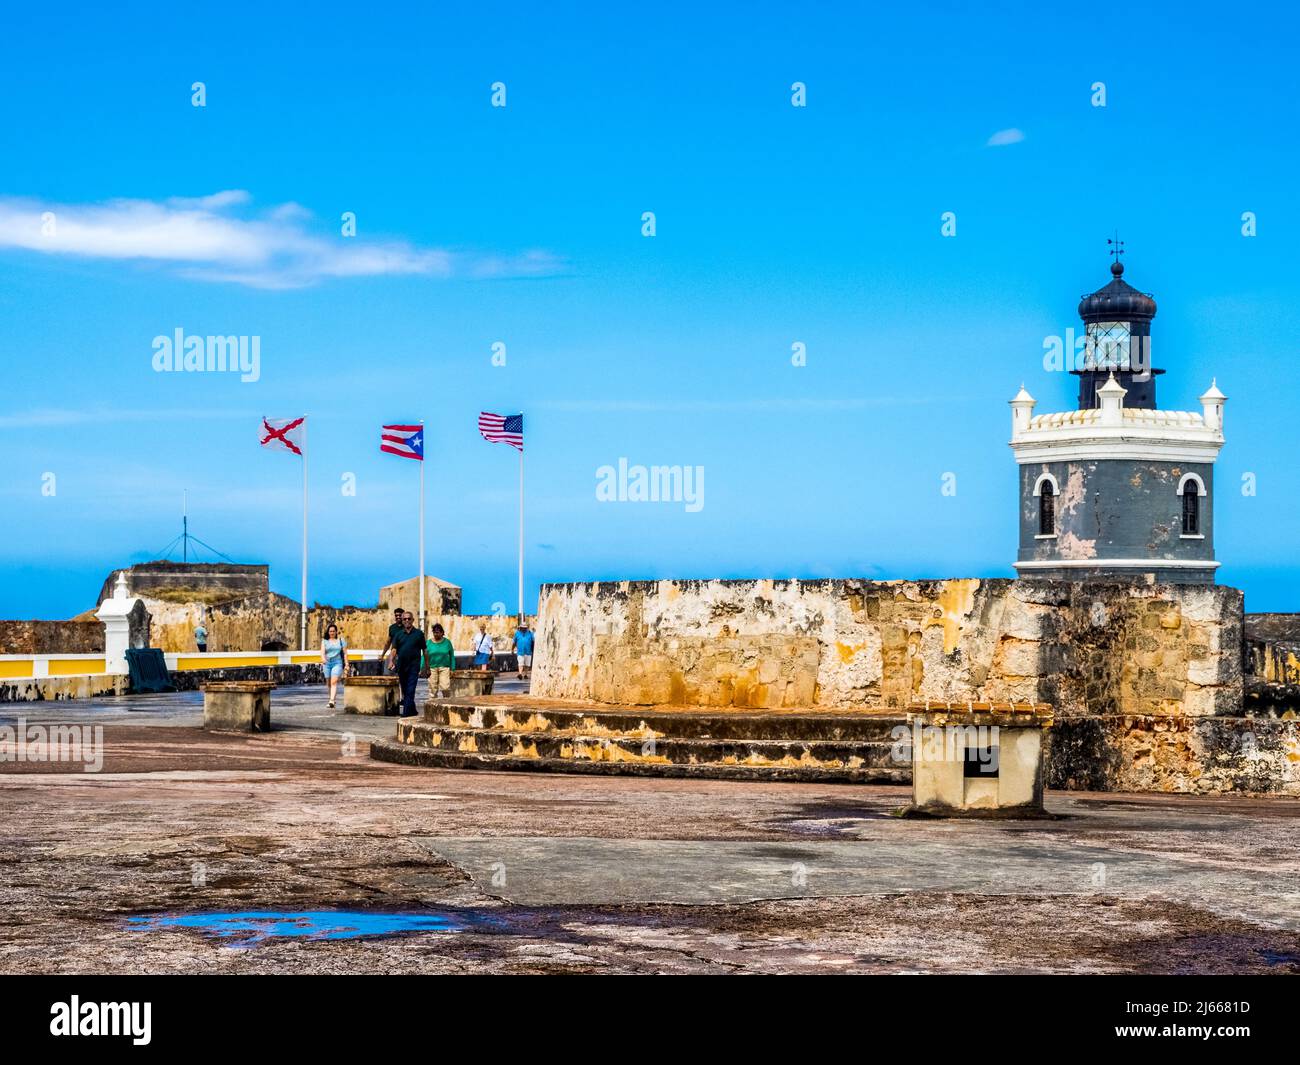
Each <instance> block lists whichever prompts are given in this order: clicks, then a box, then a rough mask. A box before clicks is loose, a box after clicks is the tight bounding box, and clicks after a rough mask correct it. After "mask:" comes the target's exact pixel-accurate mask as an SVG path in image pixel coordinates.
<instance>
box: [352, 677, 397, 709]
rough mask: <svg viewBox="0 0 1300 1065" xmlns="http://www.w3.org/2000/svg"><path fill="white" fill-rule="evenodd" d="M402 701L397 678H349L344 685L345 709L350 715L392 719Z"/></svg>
mask: <svg viewBox="0 0 1300 1065" xmlns="http://www.w3.org/2000/svg"><path fill="white" fill-rule="evenodd" d="M400 701H401V694H400V693H399V691H398V687H397V678H396V677H349V678H348V679H347V682H346V683H345V684H344V685H343V709H344V711H345V712H346V713H349V714H367V715H374V716H376V717H391V716H392V715H394V714H396V713H397V706H398V703H399V702H400Z"/></svg>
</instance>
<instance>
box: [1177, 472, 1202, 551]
mask: <svg viewBox="0 0 1300 1065" xmlns="http://www.w3.org/2000/svg"><path fill="white" fill-rule="evenodd" d="M1178 494H1179V495H1180V496H1182V497H1183V535H1184V536H1197V537H1199V536H1200V535H1201V496H1203V495H1205V494H1206V491H1205V482H1204V481H1203V480H1201V478H1200V476H1199V475H1198V474H1195V473H1185V474H1183V477H1182V480H1180V481H1179V482H1178Z"/></svg>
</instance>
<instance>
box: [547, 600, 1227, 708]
mask: <svg viewBox="0 0 1300 1065" xmlns="http://www.w3.org/2000/svg"><path fill="white" fill-rule="evenodd" d="M541 604H542V605H541V613H540V619H539V629H538V648H537V660H536V663H535V671H534V678H533V688H532V690H533V692H534V694H537V695H543V696H551V697H555V698H576V699H594V700H597V701H600V702H622V703H633V704H642V705H644V704H648V703H686V704H691V705H703V706H749V707H790V706H836V707H844V706H877V707H897V708H900V709H901V708H903V707H906V706H907V705H909V704H911V703H914V702H916V701H918V700H922V701H923V700H925V699H934V700H953V699H956V700H965V699H975V700H982V701H990V700H991V701H1003V700H1015V701H1022V702H1023V701H1032V702H1040V701H1041V702H1049V703H1051V704H1052V705H1053V706H1054V707H1055V708H1056V709H1057V712H1058V713H1064V714H1069V713H1141V714H1179V713H1187V714H1202V715H1203V714H1214V713H1239V712H1240V708H1241V701H1242V676H1241V619H1242V597H1241V593H1240V592H1238V591H1236V590H1235V589H1232V588H1223V587H1217V586H1209V587H1206V586H1194V585H1156V586H1141V585H1092V584H1079V583H1067V582H1054V581H1036V582H1020V581H1010V580H978V579H968V580H946V581H883V582H872V581H773V580H759V581H659V582H621V583H601V584H566V585H546V586H544V587H543V588H542V596H541Z"/></svg>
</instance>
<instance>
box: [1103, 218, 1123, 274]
mask: <svg viewBox="0 0 1300 1065" xmlns="http://www.w3.org/2000/svg"><path fill="white" fill-rule="evenodd" d="M1106 243H1107V244H1109V245H1110V254H1111V256H1112V257H1113V258H1114V260H1115V261H1114V262H1113V263H1111V264H1110V272H1111V273H1112V274H1114V275H1115V276H1116V277H1119V276H1120V275H1121V274H1123V273H1124V264H1123V263H1122V262H1120V261H1119V257H1120V256H1121V255H1123V254H1124V242H1123V241H1122V240H1120V239H1119V230H1118V229H1117V230H1115V236H1114V237H1107V238H1106Z"/></svg>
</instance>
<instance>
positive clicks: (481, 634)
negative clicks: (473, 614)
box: [474, 624, 494, 669]
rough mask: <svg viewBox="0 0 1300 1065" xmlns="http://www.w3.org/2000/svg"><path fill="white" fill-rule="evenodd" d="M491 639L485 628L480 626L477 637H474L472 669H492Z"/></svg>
mask: <svg viewBox="0 0 1300 1065" xmlns="http://www.w3.org/2000/svg"><path fill="white" fill-rule="evenodd" d="M493 650H494V648H493V646H492V637H491V636H489V635H488V631H487V626H486V625H483V624H480V625H479V627H478V635H477V636H475V637H474V668H475V669H491V668H492V652H493Z"/></svg>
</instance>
